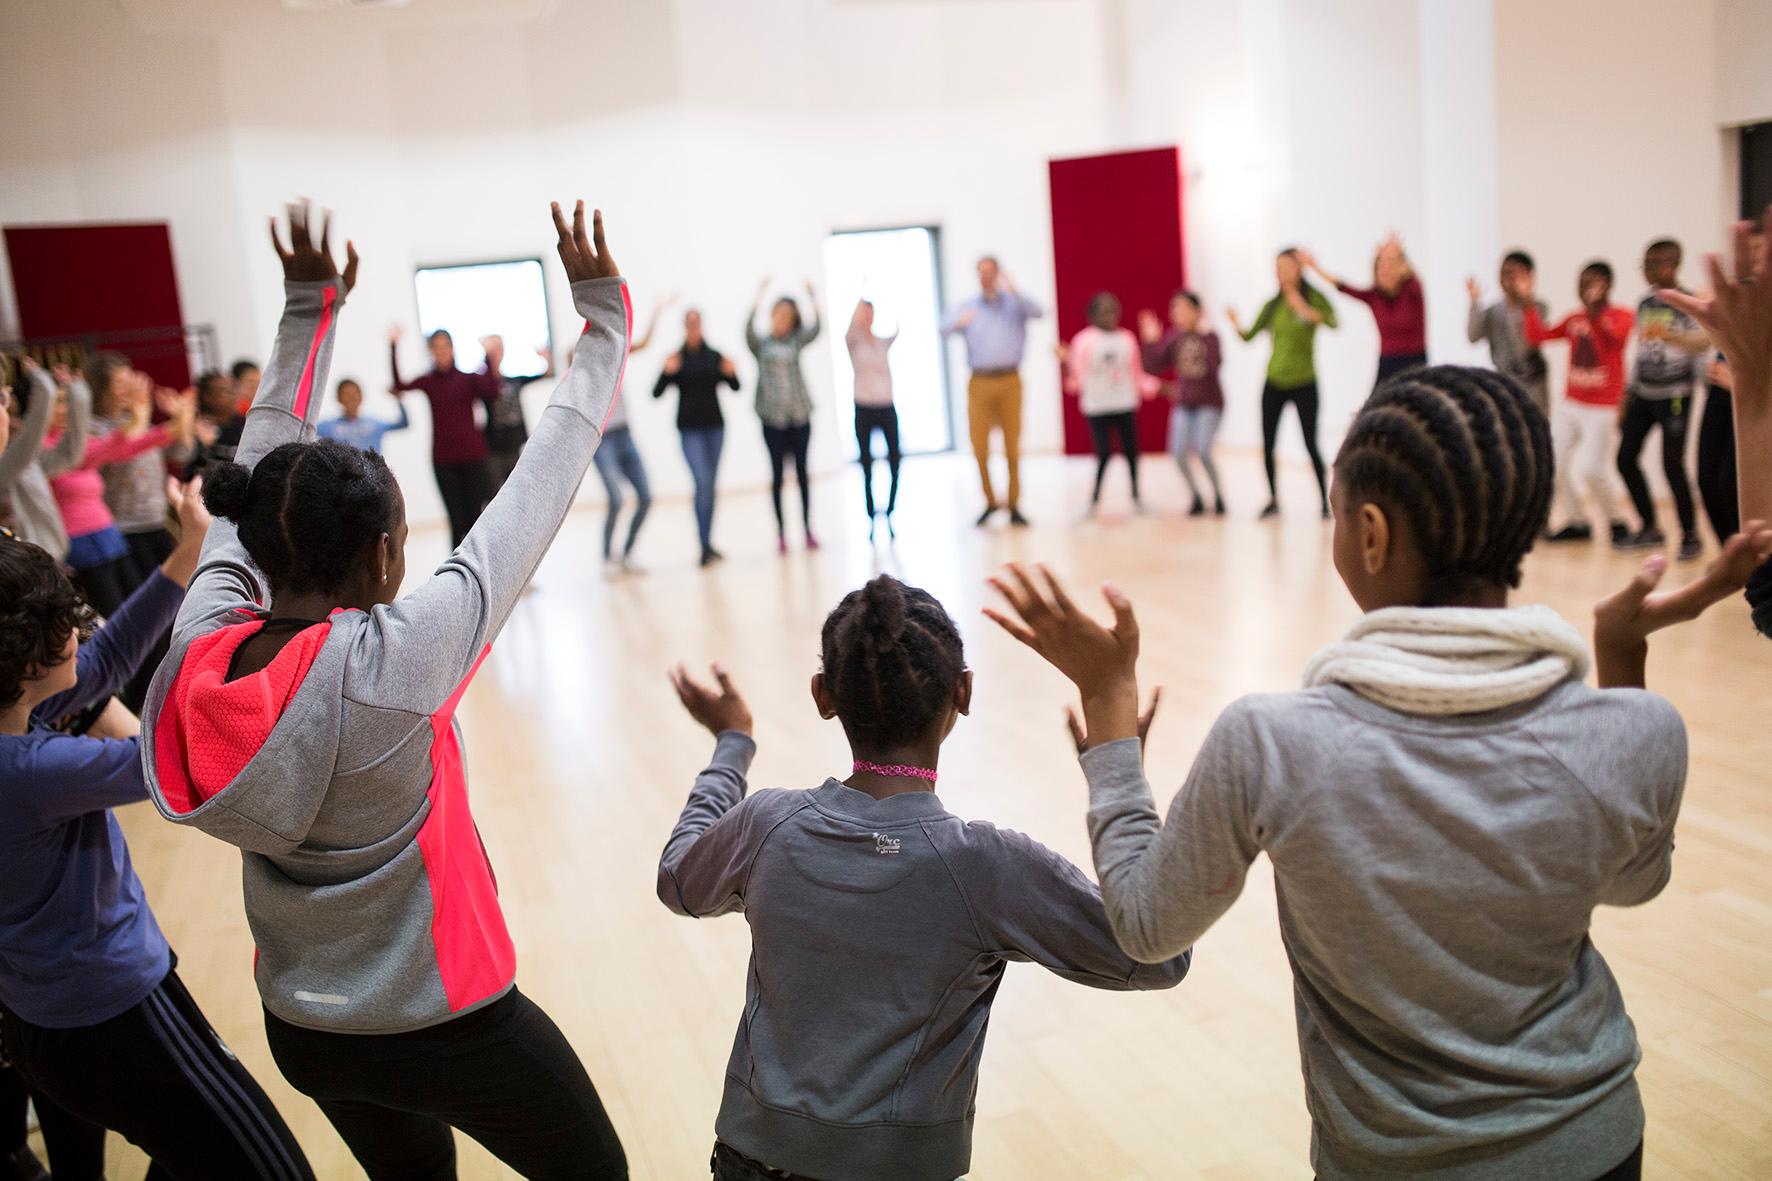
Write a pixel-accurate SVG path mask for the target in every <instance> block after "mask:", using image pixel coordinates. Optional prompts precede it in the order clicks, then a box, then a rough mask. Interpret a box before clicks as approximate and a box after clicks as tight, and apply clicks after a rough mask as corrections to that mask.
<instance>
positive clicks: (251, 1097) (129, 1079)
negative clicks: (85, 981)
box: [4, 972, 314, 1181]
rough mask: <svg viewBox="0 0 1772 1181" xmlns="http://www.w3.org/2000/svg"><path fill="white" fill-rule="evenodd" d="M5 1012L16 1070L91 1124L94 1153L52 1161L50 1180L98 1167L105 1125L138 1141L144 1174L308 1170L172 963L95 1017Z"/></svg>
mask: <svg viewBox="0 0 1772 1181" xmlns="http://www.w3.org/2000/svg"><path fill="white" fill-rule="evenodd" d="M4 1023H5V1025H4V1036H5V1041H4V1045H5V1049H6V1054H7V1056H8V1057H10V1058H11V1059H12V1061H13V1065H14V1066H15V1067H16V1069H17V1070H18V1072H19V1074H20V1075H21V1076H22V1077H23V1078H24V1080H25V1082H26V1083H27V1084H29V1086H30V1087H31V1089H32V1090H33V1091H35V1092H38V1093H40V1094H42V1095H46V1096H48V1097H49V1098H50V1099H51V1100H53V1101H54V1102H55V1103H56V1104H58V1105H60V1106H61V1107H62V1108H63V1109H64V1110H65V1111H66V1112H67V1113H68V1115H70V1116H72V1117H73V1118H75V1119H77V1120H82V1121H85V1123H86V1124H88V1125H90V1126H91V1128H92V1131H93V1133H94V1137H93V1139H94V1142H95V1143H96V1145H97V1152H96V1153H95V1154H93V1155H94V1156H95V1157H96V1159H89V1160H83V1161H80V1162H64V1161H61V1160H56V1161H52V1162H51V1164H52V1167H53V1168H54V1170H55V1177H56V1181H87V1178H89V1177H100V1176H103V1164H104V1161H103V1136H102V1132H101V1131H100V1129H103V1128H109V1129H111V1130H113V1131H116V1132H120V1133H122V1134H123V1136H124V1137H126V1138H127V1139H128V1140H129V1141H130V1143H132V1144H134V1145H135V1146H136V1147H138V1148H140V1149H141V1150H142V1151H143V1152H145V1153H147V1155H148V1157H149V1158H150V1159H151V1160H152V1161H153V1166H152V1168H151V1169H150V1170H149V1172H148V1177H149V1179H150V1181H161V1179H163V1178H164V1179H167V1181H208V1179H209V1178H215V1179H216V1181H223V1179H226V1181H238V1179H240V1178H247V1177H260V1178H270V1179H271V1181H313V1178H314V1173H313V1170H312V1169H310V1168H309V1167H308V1162H307V1158H306V1157H305V1156H303V1155H302V1150H301V1146H300V1145H298V1144H297V1143H296V1142H295V1137H294V1136H293V1135H291V1134H290V1131H289V1127H288V1125H286V1124H285V1123H284V1122H283V1117H282V1116H280V1115H278V1114H277V1109H276V1108H275V1107H273V1106H271V1101H270V1099H269V1098H268V1097H267V1096H266V1095H265V1093H264V1091H263V1090H261V1089H260V1088H259V1085H258V1084H257V1083H256V1082H254V1081H253V1078H252V1076H251V1075H250V1074H248V1073H247V1072H246V1068H245V1067H244V1066H242V1065H240V1062H239V1060H238V1059H236V1058H235V1057H234V1055H233V1052H232V1051H230V1050H229V1049H228V1048H227V1046H225V1045H223V1044H222V1040H221V1039H220V1038H219V1037H217V1036H216V1035H215V1031H214V1030H212V1029H210V1028H209V1022H208V1021H206V1020H204V1018H203V1012H202V1010H200V1009H198V1008H197V1002H196V1001H194V1000H192V999H191V994H190V993H189V992H186V991H185V986H184V984H183V982H181V981H180V980H179V978H178V973H177V972H168V973H167V974H166V979H164V980H162V981H161V982H160V986H159V987H158V988H156V989H155V990H154V991H153V992H151V993H149V994H148V996H147V999H146V1000H144V1001H142V1003H141V1004H139V1005H137V1006H135V1008H133V1009H130V1010H128V1011H126V1012H124V1013H122V1014H120V1015H119V1016H116V1017H113V1018H111V1019H110V1020H109V1021H104V1022H100V1023H99V1024H97V1025H86V1026H81V1027H79V1028H76V1029H45V1028H44V1027H42V1026H39V1025H31V1024H29V1023H28V1022H24V1021H20V1020H18V1019H17V1018H16V1017H14V1016H12V1015H10V1014H8V1015H6V1016H5V1017H4ZM76 1139H77V1138H76ZM70 1165H72V1166H73V1167H70Z"/></svg>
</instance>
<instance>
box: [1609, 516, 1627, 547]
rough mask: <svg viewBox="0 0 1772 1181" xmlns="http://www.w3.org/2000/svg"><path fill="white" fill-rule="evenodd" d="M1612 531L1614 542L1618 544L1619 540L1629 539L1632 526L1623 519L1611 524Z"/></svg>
mask: <svg viewBox="0 0 1772 1181" xmlns="http://www.w3.org/2000/svg"><path fill="white" fill-rule="evenodd" d="M1611 532H1612V544H1613V545H1617V544H1618V543H1619V542H1621V541H1625V540H1628V539H1629V537H1630V526H1629V525H1626V524H1625V523H1624V522H1623V521H1614V522H1612V525H1611Z"/></svg>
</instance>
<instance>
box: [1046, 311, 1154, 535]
mask: <svg viewBox="0 0 1772 1181" xmlns="http://www.w3.org/2000/svg"><path fill="white" fill-rule="evenodd" d="M1058 358H1059V360H1060V361H1062V362H1064V366H1065V376H1064V388H1065V392H1066V393H1074V394H1076V395H1077V399H1078V401H1079V403H1080V404H1081V406H1080V408H1081V409H1082V411H1083V417H1085V418H1087V419H1088V420H1089V433H1090V435H1091V436H1093V438H1094V439H1095V491H1094V492H1093V493H1092V494H1091V495H1090V497H1089V514H1090V515H1091V516H1093V515H1095V510H1096V507H1097V506H1098V505H1100V503H1101V481H1102V478H1103V477H1104V476H1106V475H1107V465H1108V460H1109V458H1111V457H1112V455H1113V440H1114V439H1115V438H1116V437H1117V438H1118V439H1119V442H1120V451H1121V453H1122V454H1124V455H1125V456H1126V468H1127V471H1128V472H1130V473H1131V476H1132V507H1133V509H1134V510H1135V511H1137V512H1143V511H1144V503H1143V502H1142V501H1141V500H1140V499H1139V497H1138V406H1139V403H1140V402H1141V401H1142V400H1143V399H1145V398H1149V397H1152V396H1154V395H1155V394H1156V393H1157V391H1158V390H1159V389H1160V388H1161V383H1160V382H1159V381H1158V380H1157V379H1156V378H1154V377H1152V376H1151V375H1150V374H1148V373H1146V372H1145V371H1144V362H1143V359H1142V357H1141V354H1140V350H1139V347H1138V338H1137V337H1135V336H1133V335H1132V333H1131V332H1130V331H1128V330H1127V329H1125V328H1122V327H1120V301H1119V299H1118V298H1116V297H1115V296H1114V295H1113V294H1111V293H1110V292H1106V291H1103V292H1101V293H1100V294H1098V295H1096V296H1095V297H1094V298H1093V299H1091V300H1090V301H1089V327H1087V328H1085V329H1083V330H1082V331H1081V332H1079V333H1077V335H1075V336H1073V337H1072V338H1071V342H1070V344H1069V345H1068V346H1067V345H1063V344H1060V345H1059V346H1058Z"/></svg>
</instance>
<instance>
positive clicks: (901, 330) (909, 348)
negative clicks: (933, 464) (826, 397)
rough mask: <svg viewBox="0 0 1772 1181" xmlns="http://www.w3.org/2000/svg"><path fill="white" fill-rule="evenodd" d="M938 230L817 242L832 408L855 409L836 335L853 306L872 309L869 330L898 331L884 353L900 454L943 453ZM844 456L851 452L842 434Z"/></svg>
mask: <svg viewBox="0 0 1772 1181" xmlns="http://www.w3.org/2000/svg"><path fill="white" fill-rule="evenodd" d="M939 260H940V231H938V230H937V229H936V228H935V227H934V226H908V227H903V228H897V229H882V230H852V231H845V232H843V233H837V234H832V235H831V236H830V238H829V239H828V240H827V241H826V242H825V248H824V261H825V294H826V297H827V299H828V303H827V304H826V306H827V307H828V308H829V312H830V318H831V319H830V324H829V325H827V331H829V332H830V333H831V336H832V340H831V349H830V352H831V376H832V379H833V382H834V386H835V389H836V391H837V399H838V404H839V405H840V406H842V407H844V408H845V410H846V411H852V410H853V409H854V406H855V375H854V373H853V372H852V371H851V370H850V368H849V349H848V348H847V347H846V346H845V345H844V343H843V336H844V334H845V333H846V332H848V330H849V320H850V317H851V316H852V315H853V314H854V312H855V305H856V301H858V300H861V299H866V300H868V301H870V302H871V303H872V304H873V305H874V332H875V334H876V335H879V336H891V335H892V334H893V333H897V334H898V339H897V340H896V341H895V342H894V343H893V345H892V352H891V353H890V354H889V357H890V362H891V367H892V392H893V401H894V403H895V404H896V405H897V407H898V428H899V445H900V447H901V448H902V449H903V450H904V451H905V452H906V453H907V454H918V453H924V452H931V451H951V450H953V447H954V430H953V415H952V412H951V410H950V405H949V394H948V371H947V350H946V349H944V348H943V347H942V341H941V268H940V261H939ZM845 437H846V438H849V444H848V451H849V454H850V455H851V456H855V455H856V454H857V452H856V448H855V440H854V439H853V438H852V437H849V436H848V435H847V433H846V435H845Z"/></svg>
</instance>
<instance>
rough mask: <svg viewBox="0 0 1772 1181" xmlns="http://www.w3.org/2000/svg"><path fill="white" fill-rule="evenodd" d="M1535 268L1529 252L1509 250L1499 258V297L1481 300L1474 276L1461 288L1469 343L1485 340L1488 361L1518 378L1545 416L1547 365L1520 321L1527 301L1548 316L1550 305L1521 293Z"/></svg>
mask: <svg viewBox="0 0 1772 1181" xmlns="http://www.w3.org/2000/svg"><path fill="white" fill-rule="evenodd" d="M1536 271H1537V268H1536V267H1535V266H1534V265H1533V262H1532V256H1531V255H1530V254H1527V253H1526V252H1525V251H1524V250H1510V251H1509V252H1508V253H1507V256H1506V257H1504V258H1503V259H1502V260H1501V298H1500V299H1498V300H1496V301H1495V302H1494V303H1491V304H1484V303H1483V289H1482V287H1481V286H1480V285H1479V284H1478V283H1477V280H1476V276H1474V275H1473V276H1471V277H1470V278H1469V279H1467V280H1465V284H1464V286H1465V290H1466V291H1469V292H1470V296H1471V310H1470V321H1469V323H1468V324H1467V325H1466V328H1465V335H1466V336H1468V337H1469V338H1470V342H1471V343H1472V344H1478V343H1480V342H1482V341H1485V340H1486V341H1488V342H1489V360H1490V362H1491V363H1492V364H1494V366H1495V368H1496V369H1497V370H1498V371H1499V372H1502V373H1505V374H1507V375H1508V376H1509V377H1511V378H1513V379H1514V380H1515V381H1517V382H1519V383H1520V388H1521V389H1523V390H1525V391H1526V396H1527V397H1529V398H1531V399H1532V404H1533V405H1534V406H1536V407H1538V408H1539V409H1540V410H1542V411H1543V412H1544V416H1545V417H1546V418H1547V419H1548V418H1549V417H1550V406H1551V404H1550V381H1549V372H1550V367H1549V366H1548V365H1546V364H1545V361H1544V354H1543V353H1541V352H1539V351H1538V349H1537V347H1536V346H1534V345H1529V344H1527V343H1526V332H1525V329H1524V328H1523V327H1521V323H1520V321H1521V318H1522V316H1523V314H1524V312H1525V308H1526V305H1527V304H1532V305H1533V306H1534V307H1535V308H1536V309H1537V310H1538V318H1539V319H1540V320H1543V319H1547V318H1548V317H1549V316H1550V309H1549V308H1547V307H1545V306H1544V301H1543V300H1541V299H1533V298H1531V297H1530V296H1527V295H1522V294H1521V291H1522V290H1526V291H1530V290H1531V285H1532V279H1533V275H1534V274H1535V273H1536ZM1522 284H1524V287H1522Z"/></svg>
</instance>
